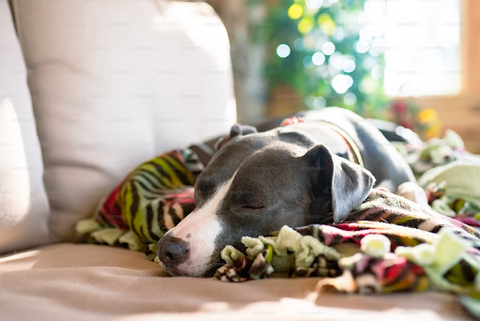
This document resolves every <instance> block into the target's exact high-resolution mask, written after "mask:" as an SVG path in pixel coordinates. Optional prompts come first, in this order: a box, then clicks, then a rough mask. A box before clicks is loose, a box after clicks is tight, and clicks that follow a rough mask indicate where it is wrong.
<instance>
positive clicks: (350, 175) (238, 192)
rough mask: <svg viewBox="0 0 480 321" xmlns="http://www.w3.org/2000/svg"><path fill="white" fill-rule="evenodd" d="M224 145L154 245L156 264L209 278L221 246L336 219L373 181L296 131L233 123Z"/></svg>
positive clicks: (178, 272) (181, 273) (177, 273)
mask: <svg viewBox="0 0 480 321" xmlns="http://www.w3.org/2000/svg"><path fill="white" fill-rule="evenodd" d="M225 140H227V141H225ZM222 144H223V146H222V147H221V148H220V150H219V151H218V152H217V153H216V154H215V156H214V157H213V158H212V160H211V161H210V163H209V164H208V166H207V167H206V168H205V170H204V171H203V172H202V173H201V174H200V175H199V177H198V179H197V182H196V185H195V204H196V208H195V210H194V211H193V212H192V213H190V214H189V215H188V216H187V217H186V218H185V219H184V220H183V221H181V222H180V223H179V224H178V225H177V226H176V227H175V228H173V229H171V230H170V231H169V232H168V233H167V234H165V236H164V237H163V238H162V239H160V241H159V242H158V256H159V258H160V261H161V262H162V263H163V265H164V268H165V270H166V271H168V272H170V273H171V274H172V275H175V276H211V275H212V273H213V272H214V271H215V269H216V268H218V267H219V265H221V259H220V251H221V250H222V249H223V248H224V247H225V246H226V245H229V244H230V245H233V246H235V247H237V248H242V247H243V245H242V244H241V242H240V240H241V238H242V236H252V237H257V236H259V235H266V234H269V233H271V232H273V231H276V230H279V229H280V228H281V227H282V226H283V225H288V226H292V227H299V226H303V225H307V224H312V223H315V222H319V221H320V220H321V219H322V217H324V216H326V215H329V214H332V215H333V219H334V221H335V222H340V221H342V220H343V219H345V217H346V216H347V215H348V214H349V213H350V211H351V210H352V209H353V208H354V207H355V206H357V205H358V204H360V203H361V202H363V201H364V200H365V198H366V197H367V195H368V193H369V191H370V190H371V188H372V186H373V184H374V181H375V180H374V178H373V176H372V174H371V173H370V172H368V171H366V170H365V169H363V168H361V167H360V166H358V165H356V164H354V163H352V162H349V161H347V160H344V159H343V158H340V157H338V156H336V155H334V154H332V153H331V152H330V151H329V150H328V149H327V148H326V147H325V146H323V145H315V144H314V143H313V141H311V139H309V138H308V136H305V135H304V134H299V133H296V132H293V131H284V130H283V129H274V130H271V131H268V132H264V133H256V131H252V130H251V128H249V130H248V134H246V133H245V131H243V130H242V129H241V128H240V129H239V128H238V125H237V126H236V127H235V126H234V128H233V129H232V132H231V135H230V137H228V138H225V139H223V142H222Z"/></svg>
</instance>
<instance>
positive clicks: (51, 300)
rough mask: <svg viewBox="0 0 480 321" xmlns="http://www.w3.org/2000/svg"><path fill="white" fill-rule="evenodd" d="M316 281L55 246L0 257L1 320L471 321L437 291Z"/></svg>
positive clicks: (105, 249) (92, 248)
mask: <svg viewBox="0 0 480 321" xmlns="http://www.w3.org/2000/svg"><path fill="white" fill-rule="evenodd" d="M317 281H318V279H317V278H311V279H295V280H292V279H268V280H261V281H251V282H246V283H241V284H232V283H222V282H219V281H217V280H216V279H195V278H171V277H168V276H166V275H165V274H164V273H163V271H162V270H161V268H160V267H158V266H157V265H156V264H155V263H152V262H150V261H148V260H146V259H145V255H144V254H142V253H138V252H132V251H128V250H124V249H119V248H111V247H107V246H96V245H87V244H70V243H65V244H57V245H49V246H44V247H40V248H37V249H33V250H29V251H24V252H20V253H17V254H12V255H9V256H4V257H1V258H0V320H82V321H95V320H178V319H186V320H188V319H191V317H193V316H195V317H196V318H195V320H236V319H246V320H406V319H411V320H471V318H470V317H469V315H468V314H467V312H465V311H464V310H463V309H462V308H461V306H460V305H459V304H458V303H457V302H456V299H455V297H454V296H451V295H448V294H442V293H434V292H430V293H420V294H392V295H382V296H352V295H350V296H349V295H342V294H322V295H320V296H319V297H318V298H317V297H316V295H315V294H314V292H313V290H314V289H315V285H316V282H317Z"/></svg>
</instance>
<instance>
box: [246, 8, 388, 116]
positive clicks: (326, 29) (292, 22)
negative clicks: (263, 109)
mask: <svg viewBox="0 0 480 321" xmlns="http://www.w3.org/2000/svg"><path fill="white" fill-rule="evenodd" d="M337 1H338V0H269V1H259V0H250V1H249V5H250V6H251V7H253V8H254V7H258V6H263V7H265V6H266V8H264V10H263V11H264V12H265V17H264V22H263V23H258V24H254V25H253V26H252V35H253V36H254V41H257V42H264V43H266V45H267V47H268V51H269V52H270V53H272V54H269V55H268V62H267V66H266V72H265V74H266V75H267V77H268V81H269V84H270V87H271V89H272V88H275V87H276V86H279V85H285V84H286V85H289V86H290V87H291V88H293V89H294V91H295V92H296V94H298V95H299V96H300V98H301V99H302V100H303V102H304V105H305V107H306V108H310V109H319V108H323V107H325V106H340V107H344V108H348V109H352V110H354V111H356V112H357V113H359V114H362V115H366V116H370V117H380V118H384V117H385V114H384V112H385V109H386V108H387V107H388V102H387V97H385V94H384V91H383V66H384V62H383V55H382V53H383V52H382V44H383V28H382V26H381V25H380V24H381V23H382V21H376V20H375V19H376V18H377V17H380V19H382V18H384V15H382V14H380V15H377V17H372V16H371V15H370V16H369V14H368V13H367V12H366V11H365V10H364V6H365V3H366V1H362V0H355V1H353V0H347V1H341V2H337ZM367 2H372V1H367ZM376 2H377V3H378V1H376ZM377 20H378V19H377ZM273 53H275V54H273Z"/></svg>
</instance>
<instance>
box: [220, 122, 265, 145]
mask: <svg viewBox="0 0 480 321" xmlns="http://www.w3.org/2000/svg"><path fill="white" fill-rule="evenodd" d="M254 133H257V129H256V128H255V127H253V126H249V125H241V124H235V125H233V126H232V128H231V129H230V134H229V135H226V136H224V137H222V138H220V139H219V140H218V141H217V142H216V143H215V151H218V150H219V149H220V148H222V147H223V145H225V144H226V143H228V142H229V141H230V140H231V139H233V138H235V137H238V136H245V135H248V134H254Z"/></svg>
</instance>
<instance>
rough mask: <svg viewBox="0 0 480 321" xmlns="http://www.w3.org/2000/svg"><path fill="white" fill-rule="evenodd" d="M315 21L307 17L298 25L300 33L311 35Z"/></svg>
mask: <svg viewBox="0 0 480 321" xmlns="http://www.w3.org/2000/svg"><path fill="white" fill-rule="evenodd" d="M313 25H314V21H313V19H312V18H310V17H305V18H303V19H302V20H300V22H299V23H298V31H300V33H302V34H306V33H309V32H310V30H312V28H313Z"/></svg>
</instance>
